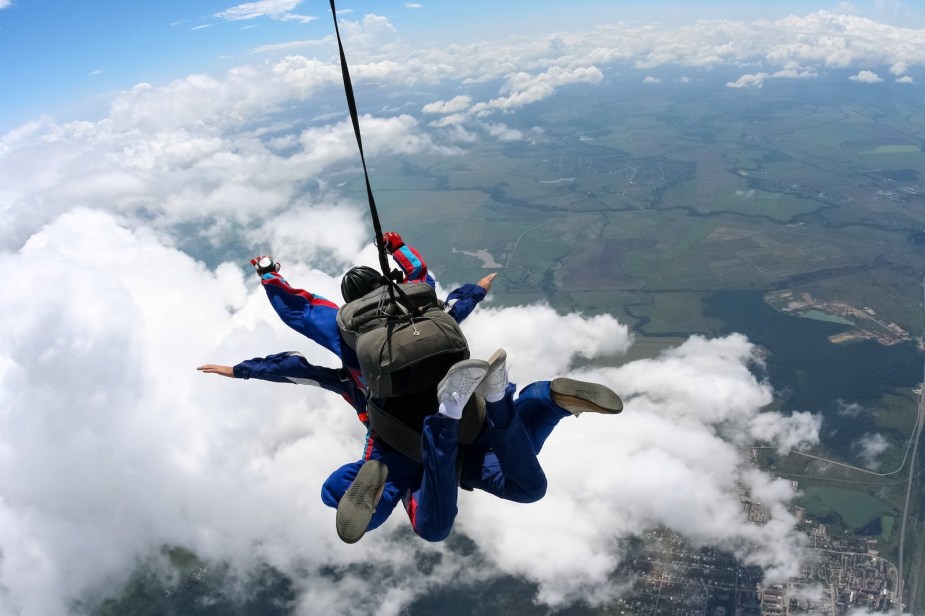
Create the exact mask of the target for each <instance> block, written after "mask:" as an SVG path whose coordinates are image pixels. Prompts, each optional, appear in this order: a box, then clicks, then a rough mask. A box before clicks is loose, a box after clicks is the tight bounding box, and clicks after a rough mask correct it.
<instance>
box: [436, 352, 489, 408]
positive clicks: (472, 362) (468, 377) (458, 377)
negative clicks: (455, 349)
mask: <svg viewBox="0 0 925 616" xmlns="http://www.w3.org/2000/svg"><path fill="white" fill-rule="evenodd" d="M486 374H488V362H486V361H482V360H481V359H464V360H463V361H461V362H457V363H455V364H453V366H452V367H451V368H450V369H449V371H448V372H447V373H446V376H445V377H443V380H442V381H440V384H439V385H437V402H438V404H439V405H440V414H441V415H446V416H447V417H452V418H453V419H460V418H461V417H462V411H463V407H464V406H466V402H468V401H469V398H470V397H471V396H472V394H474V393H475V390H476V388H478V386H479V383H481V382H482V379H484V378H485V375H486Z"/></svg>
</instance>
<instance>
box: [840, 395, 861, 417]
mask: <svg viewBox="0 0 925 616" xmlns="http://www.w3.org/2000/svg"><path fill="white" fill-rule="evenodd" d="M837 402H838V414H839V415H842V416H844V417H857V416H858V415H860V414H861V413H862V412H866V410H867V409H865V408H864V407H863V406H861V405H860V404H858V403H857V402H846V401H844V400H842V399H839V400H838V401H837Z"/></svg>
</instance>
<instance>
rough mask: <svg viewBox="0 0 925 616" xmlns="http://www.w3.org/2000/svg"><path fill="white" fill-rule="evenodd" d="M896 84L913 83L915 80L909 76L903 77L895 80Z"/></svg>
mask: <svg viewBox="0 0 925 616" xmlns="http://www.w3.org/2000/svg"><path fill="white" fill-rule="evenodd" d="M896 83H915V80H914V79H913V78H912V77H910V76H909V75H903V76H902V77H899V78H897V79H896Z"/></svg>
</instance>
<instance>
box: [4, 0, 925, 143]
mask: <svg viewBox="0 0 925 616" xmlns="http://www.w3.org/2000/svg"><path fill="white" fill-rule="evenodd" d="M909 4H911V3H909ZM743 5H744V6H743ZM338 9H339V11H341V12H343V13H344V16H343V17H344V18H346V19H356V18H358V17H359V16H361V15H364V14H366V13H370V12H372V13H376V14H378V15H382V16H385V17H387V18H388V19H389V20H390V22H391V23H392V24H393V25H394V26H395V28H396V30H397V31H399V32H400V33H401V36H402V38H403V39H404V40H406V41H415V40H420V41H421V42H422V43H423V42H427V43H433V42H437V43H439V42H442V41H446V42H449V41H452V42H460V43H464V42H469V41H473V40H497V39H500V38H502V37H509V36H512V35H527V36H530V35H538V34H548V33H550V32H553V31H556V30H564V29H582V28H589V27H593V26H595V25H599V24H602V23H616V22H618V21H620V20H623V21H639V22H658V23H660V24H672V25H677V24H680V23H693V22H694V21H695V20H697V19H723V18H724V19H730V20H753V19H758V18H762V17H764V18H774V17H780V16H784V15H788V14H795V15H806V14H808V13H810V12H813V11H816V10H833V11H840V12H851V13H854V14H857V15H863V16H868V17H871V18H873V19H876V20H878V21H880V22H882V23H894V24H896V25H903V26H905V27H915V26H916V24H919V25H921V24H922V23H923V15H925V11H923V9H922V8H915V9H912V8H910V7H909V6H906V5H905V4H903V3H902V2H897V1H895V0H894V1H886V0H879V1H870V0H863V1H858V2H851V3H849V2H831V1H830V2H824V1H823V2H819V1H806V0H801V1H799V2H796V1H782V2H775V3H760V4H759V3H752V2H748V3H742V2H716V1H714V2H701V3H696V4H695V3H691V2H687V1H679V0H654V1H649V2H646V3H644V4H643V5H642V6H640V3H637V2H613V1H607V0H593V1H592V0H584V1H579V2H568V3H566V2H561V1H552V0H540V1H531V2H529V3H527V2H513V3H512V2H506V3H505V2H491V1H488V0H470V1H466V2H439V3H438V2H427V1H424V0H422V1H419V2H418V1H415V2H356V1H355V2H340V3H338ZM248 13H249V14H250V15H251V17H250V18H248V19H239V18H237V17H243V16H245V15H246V14H248ZM300 18H304V19H300ZM308 18H314V19H308ZM331 32H332V24H331V20H330V13H329V6H328V3H327V2H323V1H320V0H305V1H301V2H300V1H299V0H262V1H260V2H252V3H247V4H241V3H235V2H233V1H231V0H226V1H219V0H200V1H196V2H188V1H181V0H137V1H132V2H124V1H115V0H102V1H94V2H73V1H68V0H0V57H2V58H4V59H5V61H4V62H3V63H2V65H0V84H2V86H0V90H2V92H3V95H2V97H0V131H4V130H7V129H9V128H11V127H13V126H16V125H18V124H20V123H23V122H25V121H27V120H29V119H31V118H34V117H37V116H39V115H41V114H51V115H54V116H56V117H68V116H70V117H79V116H81V115H82V114H83V113H89V114H95V113H97V112H98V110H99V108H100V107H103V106H105V104H106V102H107V100H108V97H109V96H111V95H112V94H113V93H115V92H117V91H121V90H127V89H129V88H131V87H132V86H133V85H135V84H137V83H139V82H148V83H152V84H154V85H158V84H163V83H166V82H169V81H171V80H173V79H179V78H182V77H185V76H186V75H188V74H191V73H196V72H208V73H212V74H220V73H221V72H222V71H223V70H225V69H227V68H230V67H232V66H235V65H238V64H241V63H243V62H245V61H252V60H253V56H250V55H249V54H248V52H250V51H252V50H254V49H257V48H259V47H261V46H264V45H271V44H280V43H286V42H290V41H300V40H301V41H304V40H310V39H315V40H318V39H322V38H324V37H326V36H328V35H330V34H331ZM322 49H328V48H327V47H324V48H322ZM297 53H305V50H304V48H303V49H302V50H299V51H298V52H297Z"/></svg>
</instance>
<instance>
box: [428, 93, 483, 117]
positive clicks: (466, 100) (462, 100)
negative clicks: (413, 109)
mask: <svg viewBox="0 0 925 616" xmlns="http://www.w3.org/2000/svg"><path fill="white" fill-rule="evenodd" d="M471 103H472V97H471V96H467V95H464V94H460V95H459V96H454V97H453V98H451V99H450V100H448V101H435V102H433V103H427V104H426V105H424V107H422V108H421V112H422V113H458V112H460V111H465V110H466V109H468V108H469V105H470V104H471Z"/></svg>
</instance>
